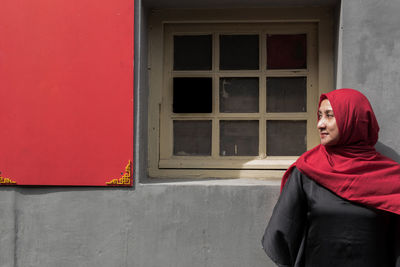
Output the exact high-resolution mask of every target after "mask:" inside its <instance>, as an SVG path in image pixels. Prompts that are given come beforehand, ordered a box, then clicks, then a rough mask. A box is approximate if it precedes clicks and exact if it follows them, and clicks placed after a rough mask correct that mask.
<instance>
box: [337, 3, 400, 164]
mask: <svg viewBox="0 0 400 267" xmlns="http://www.w3.org/2000/svg"><path fill="white" fill-rule="evenodd" d="M399 12H400V2H399V1H396V0H378V1H377V0H364V1H349V0H347V1H346V0H345V1H343V2H342V30H343V32H342V35H343V39H342V54H343V57H342V70H343V75H342V86H343V87H350V88H354V89H358V90H360V91H361V92H363V93H365V94H366V95H367V97H368V98H369V99H370V101H371V104H372V106H373V108H374V111H375V113H376V116H377V119H378V122H379V124H380V127H381V131H380V139H379V144H378V146H377V149H378V150H380V151H381V152H382V153H384V154H386V155H388V156H390V157H392V158H393V159H395V160H396V161H398V162H400V156H399V154H398V153H399V152H400V138H399V135H398V131H399V126H400V117H399V116H397V113H398V111H399V103H400V88H399V86H400V60H399V58H400V31H399V28H398V25H399V23H400V18H399V16H398V14H399Z"/></svg>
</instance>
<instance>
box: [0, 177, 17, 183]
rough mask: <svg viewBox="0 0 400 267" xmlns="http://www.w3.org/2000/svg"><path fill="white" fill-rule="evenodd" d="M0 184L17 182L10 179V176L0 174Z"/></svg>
mask: <svg viewBox="0 0 400 267" xmlns="http://www.w3.org/2000/svg"><path fill="white" fill-rule="evenodd" d="M0 184H2V185H3V184H4V185H13V184H17V182H16V181H13V180H11V178H6V177H3V176H1V175H0Z"/></svg>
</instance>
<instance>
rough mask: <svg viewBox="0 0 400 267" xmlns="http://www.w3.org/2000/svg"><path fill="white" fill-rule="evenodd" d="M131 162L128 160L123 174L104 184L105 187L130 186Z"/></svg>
mask: <svg viewBox="0 0 400 267" xmlns="http://www.w3.org/2000/svg"><path fill="white" fill-rule="evenodd" d="M131 168H132V161H130V160H129V162H128V165H126V167H125V173H124V174H122V176H121V177H120V178H115V179H112V180H111V181H109V182H106V184H107V185H130V184H131V179H132V172H131Z"/></svg>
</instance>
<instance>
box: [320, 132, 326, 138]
mask: <svg viewBox="0 0 400 267" xmlns="http://www.w3.org/2000/svg"><path fill="white" fill-rule="evenodd" d="M326 136H328V133H320V134H319V137H320V138H325V137H326Z"/></svg>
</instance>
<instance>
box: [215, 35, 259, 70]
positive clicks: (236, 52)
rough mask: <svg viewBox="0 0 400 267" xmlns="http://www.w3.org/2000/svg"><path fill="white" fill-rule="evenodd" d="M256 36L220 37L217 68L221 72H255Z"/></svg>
mask: <svg viewBox="0 0 400 267" xmlns="http://www.w3.org/2000/svg"><path fill="white" fill-rule="evenodd" d="M258 50H259V49H258V35H221V36H220V37H219V53H220V58H219V68H220V69H221V70H257V69H258V61H259V59H258Z"/></svg>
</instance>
